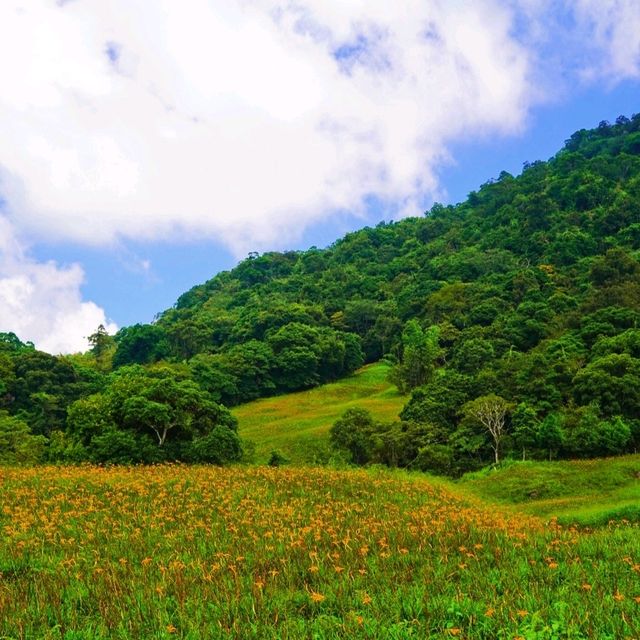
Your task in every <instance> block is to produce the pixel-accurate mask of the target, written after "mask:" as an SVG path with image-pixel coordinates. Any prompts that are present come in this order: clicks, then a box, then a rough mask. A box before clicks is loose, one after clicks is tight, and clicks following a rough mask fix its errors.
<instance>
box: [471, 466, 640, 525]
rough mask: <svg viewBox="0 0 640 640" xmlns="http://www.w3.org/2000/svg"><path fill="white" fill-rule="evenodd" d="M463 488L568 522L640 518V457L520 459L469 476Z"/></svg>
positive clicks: (581, 523) (597, 523)
mask: <svg viewBox="0 0 640 640" xmlns="http://www.w3.org/2000/svg"><path fill="white" fill-rule="evenodd" d="M460 486H461V487H464V488H465V489H467V490H469V491H471V492H472V493H474V494H475V495H477V496H479V497H482V498H484V499H486V500H490V501H494V502H498V503H501V504H504V505H508V504H511V505H515V506H516V508H517V509H518V510H519V511H527V512H528V513H531V514H534V515H538V516H542V517H547V518H548V517H550V516H555V517H557V518H558V520H559V521H560V522H561V523H564V524H579V525H582V526H602V525H606V524H607V523H608V522H609V521H610V520H621V519H627V520H630V521H636V522H640V455H634V456H622V457H618V458H604V459H603V458H601V459H597V460H565V461H561V462H517V463H512V464H509V465H507V466H504V467H502V468H498V469H493V470H491V469H487V470H484V471H481V472H479V473H475V474H469V475H467V476H465V477H464V478H463V479H462V481H461V483H460Z"/></svg>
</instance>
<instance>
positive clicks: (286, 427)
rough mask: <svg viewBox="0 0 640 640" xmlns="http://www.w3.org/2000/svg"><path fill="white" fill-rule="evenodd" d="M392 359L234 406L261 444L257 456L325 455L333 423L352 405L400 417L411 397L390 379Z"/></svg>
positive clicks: (245, 434)
mask: <svg viewBox="0 0 640 640" xmlns="http://www.w3.org/2000/svg"><path fill="white" fill-rule="evenodd" d="M387 372H388V367H387V365H385V364H383V363H376V364H371V365H367V366H366V367H363V368H362V369H360V370H358V371H357V372H356V373H355V374H353V375H352V376H350V377H348V378H344V379H343V380H340V381H339V382H335V383H333V384H327V385H323V386H322V387H317V388H315V389H311V390H309V391H302V392H299V393H291V394H288V395H283V396H276V397H273V398H264V399H262V400H256V401H255V402H250V403H248V404H245V405H242V406H240V407H237V408H236V409H234V410H233V413H234V415H235V416H236V417H237V418H238V422H239V432H240V435H241V437H242V438H246V439H247V440H250V441H252V442H253V443H255V445H256V460H257V462H265V461H266V460H267V459H268V457H269V453H270V452H271V451H272V450H278V451H280V452H281V453H283V454H284V455H285V456H286V457H287V458H288V459H290V460H291V461H292V462H294V463H313V462H316V461H317V460H326V458H327V456H328V452H327V444H328V439H329V429H330V428H331V425H332V424H333V423H334V422H335V421H336V420H337V419H338V418H339V417H340V416H341V415H342V414H343V413H344V412H345V411H346V410H347V409H348V408H350V407H353V406H359V407H363V408H365V409H368V410H369V411H371V413H372V414H373V416H374V417H375V418H376V419H378V420H383V421H384V420H389V421H391V420H395V419H396V418H397V417H398V413H399V412H400V410H401V409H402V407H403V406H404V404H405V403H406V402H407V400H408V398H407V397H406V396H403V395H401V394H399V393H398V391H397V389H396V388H395V387H394V386H393V385H391V384H390V383H389V382H387V380H386V376H387Z"/></svg>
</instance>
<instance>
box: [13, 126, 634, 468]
mask: <svg viewBox="0 0 640 640" xmlns="http://www.w3.org/2000/svg"><path fill="white" fill-rule="evenodd" d="M639 250H640V115H635V116H633V117H632V118H630V119H629V118H626V117H623V116H621V117H619V118H618V119H617V120H616V122H615V123H614V124H609V123H607V122H602V123H600V125H599V126H598V127H597V128H595V129H593V130H581V131H578V132H576V133H574V134H573V135H572V136H571V137H570V138H569V139H568V140H567V141H566V143H565V145H564V147H563V148H562V149H561V150H560V151H559V152H558V153H557V154H556V155H555V156H554V157H553V158H551V159H550V160H549V161H547V162H541V161H540V162H534V163H531V164H526V165H525V167H524V169H523V171H522V173H521V174H520V175H519V176H512V175H510V174H508V173H506V172H503V173H501V174H500V176H499V177H498V178H497V179H495V180H490V181H488V182H487V183H485V184H484V185H482V186H481V187H480V188H479V189H478V190H477V191H474V192H472V193H470V194H469V196H468V198H467V199H466V200H465V201H464V202H462V203H460V204H458V205H455V206H443V205H439V204H436V205H435V206H433V207H432V209H431V210H430V211H428V212H427V213H426V214H425V215H424V216H423V217H417V218H409V219H405V220H401V221H399V222H391V223H384V222H382V223H380V224H379V225H377V226H376V227H375V228H365V229H362V230H360V231H357V232H354V233H350V234H348V235H346V236H345V237H344V238H342V239H340V240H338V241H336V242H335V243H334V244H332V245H331V246H330V247H328V248H326V249H317V248H315V247H312V248H311V249H309V250H307V251H296V252H293V251H291V252H284V253H278V252H270V253H265V254H263V255H258V254H251V255H250V256H249V257H248V258H247V259H246V260H244V261H242V262H241V263H240V264H239V265H238V266H237V267H236V268H235V269H233V270H231V271H227V272H223V273H220V274H218V275H217V276H215V277H214V278H212V279H211V280H209V281H208V282H206V283H204V284H201V285H198V286H196V287H194V288H192V289H191V290H190V291H188V292H186V293H185V294H183V295H182V296H181V297H180V298H179V299H178V301H177V302H176V304H175V306H174V307H173V308H171V309H168V310H166V311H164V312H163V313H161V314H160V315H159V316H158V318H157V321H156V322H155V323H154V324H151V325H135V326H133V327H127V328H124V329H122V330H121V331H120V332H119V333H118V334H117V335H116V336H115V342H114V341H113V339H112V338H110V337H109V336H106V335H105V334H104V333H102V334H101V333H100V332H98V333H96V335H95V336H93V338H94V347H93V350H92V352H91V353H90V354H87V355H86V356H83V357H79V358H76V359H75V360H74V359H73V358H71V359H67V360H65V363H66V364H65V366H67V365H68V366H69V367H71V369H72V370H73V371H74V372H75V373H74V374H73V375H75V378H74V379H73V380H75V382H73V381H72V382H70V381H66V382H64V384H65V385H66V386H65V389H66V391H65V392H64V393H60V394H56V393H55V392H54V391H55V388H54V387H55V385H54V387H51V385H49V388H48V391H46V393H47V394H49V396H53V397H54V399H55V403H54V405H55V411H54V410H53V409H51V413H52V414H54V413H55V415H56V419H57V423H56V424H57V425H58V427H59V428H60V429H61V430H62V431H65V430H66V429H68V426H67V425H66V424H65V412H66V407H67V406H68V404H69V402H71V401H75V400H74V398H75V399H76V400H77V399H78V398H82V397H84V396H83V393H85V392H84V391H83V390H82V388H81V387H82V385H80V384H79V382H78V378H81V379H82V380H84V379H85V378H86V382H85V383H83V384H84V385H85V387H86V388H87V389H89V388H90V389H91V390H94V391H95V389H96V388H98V389H100V388H101V385H103V386H104V385H107V386H108V385H110V384H111V382H110V380H111V377H110V376H113V374H111V373H110V372H111V370H112V369H114V370H115V371H116V374H117V372H118V371H123V370H124V371H126V370H127V369H128V368H130V367H131V366H136V365H138V366H142V368H143V370H144V371H145V372H146V374H149V372H153V371H154V370H155V371H157V370H159V369H162V368H163V367H164V370H165V371H171V376H173V378H174V379H175V381H177V382H176V384H178V383H179V384H183V383H186V382H189V384H190V385H193V386H194V388H196V387H197V388H198V389H199V390H200V391H201V392H202V393H205V394H207V398H208V401H211V402H215V403H222V404H223V405H235V404H238V403H241V402H245V401H248V400H252V399H255V398H258V397H262V396H268V395H273V394H279V393H288V392H292V391H296V390H301V389H307V388H311V387H313V386H316V385H318V384H322V383H325V382H328V381H333V380H336V379H339V378H341V377H343V376H345V375H347V374H349V373H351V372H353V371H354V370H355V369H356V368H358V367H360V366H361V365H362V364H363V363H369V362H374V361H377V360H379V359H381V358H383V357H384V358H387V359H388V360H389V361H390V362H391V363H395V366H394V369H393V371H394V374H393V375H394V378H393V379H394V381H395V382H396V383H397V384H398V386H400V387H401V388H402V389H403V390H404V391H411V392H412V397H411V400H410V401H409V403H408V405H407V406H406V407H405V409H404V411H403V413H402V419H403V421H404V424H405V425H406V424H409V423H411V424H413V425H416V424H418V425H423V427H421V429H422V431H421V432H420V433H421V435H420V436H419V438H420V442H421V443H422V445H423V446H422V447H419V448H422V449H424V448H425V447H427V448H429V447H430V449H428V451H427V453H428V456H431V457H432V458H433V461H432V463H429V464H431V466H432V467H436V468H440V467H442V468H443V469H445V470H448V469H450V468H455V470H458V471H460V470H464V469H466V468H472V467H474V466H478V465H480V464H482V463H485V462H487V461H488V460H490V459H491V455H490V454H491V449H494V450H495V451H494V453H495V457H496V459H497V457H498V451H497V449H498V448H499V447H500V448H503V449H504V450H506V451H509V450H510V451H512V452H515V451H521V453H522V455H523V456H526V455H527V452H533V453H534V454H535V455H543V454H544V455H546V456H549V457H553V456H556V455H564V456H587V455H589V456H590V455H605V454H610V453H619V452H623V451H628V450H632V449H633V448H635V447H637V446H638V445H639V444H640V329H639V328H638V321H639V319H640V259H639ZM20 353H22V352H20ZM25 357H26V356H25V355H24V354H23V355H21V356H20V358H22V359H25ZM30 357H31V358H32V359H34V357H33V356H32V355H31V356H30ZM154 363H155V364H154ZM47 366H49V365H47ZM83 367H84V369H83ZM50 368H51V367H50ZM79 370H82V371H83V372H84V373H82V375H80V374H78V373H77V372H78V371H79ZM146 374H145V375H146ZM20 375H23V374H20ZM24 375H28V374H24ZM65 375H66V374H65ZM69 375H71V374H69ZM73 375H72V378H73ZM154 375H156V374H154ZM158 375H159V374H158ZM167 375H169V374H167ZM82 376H84V378H82ZM97 378H100V379H97ZM35 379H37V376H35V378H34V376H31V378H30V380H31V383H30V384H31V386H29V387H28V390H27V391H28V393H27V392H26V391H23V392H22V395H20V394H16V393H14V392H13V390H12V389H13V388H9V387H11V384H14V386H16V385H17V386H16V389H17V390H18V391H19V390H20V388H24V384H23V383H21V384H22V387H20V384H18V383H10V384H9V387H8V390H7V395H6V401H5V406H6V410H7V411H8V412H9V413H10V414H12V415H15V414H16V412H17V410H18V407H19V411H20V412H21V416H22V417H23V419H24V420H25V421H26V423H27V424H28V425H29V426H32V425H33V423H34V421H35V420H36V418H35V417H34V416H36V413H37V412H35V409H34V408H33V407H30V406H29V402H30V398H32V397H36V396H34V395H33V394H36V395H37V394H38V393H40V391H39V387H38V384H37V382H34V380H35ZM65 380H66V379H65ZM136 384H138V383H136ZM140 384H141V385H142V386H144V383H142V382H141V383H140ZM69 385H71V386H69ZM73 385H75V386H73ZM134 386H135V385H134ZM18 387H19V388H18ZM99 393H101V392H99ZM25 394H26V395H25ZM74 394H75V395H74ZM147 395H148V394H147ZM484 397H490V398H496V397H497V398H500V399H501V400H502V401H503V402H504V407H505V415H506V416H508V419H507V422H506V423H505V429H506V434H505V438H506V439H504V440H503V441H501V442H498V441H492V438H491V437H488V436H487V433H486V432H484V431H483V430H482V429H481V428H480V427H479V426H478V422H480V423H481V422H482V420H478V419H475V420H474V419H473V418H474V415H475V417H476V418H477V415H476V414H474V413H473V407H472V406H471V405H470V404H469V403H471V402H472V401H475V400H477V399H478V398H484ZM12 398H22V400H21V401H20V402H22V404H19V405H16V404H15V400H12ZM147 399H148V400H149V401H153V402H158V403H159V404H162V403H163V402H164V400H162V399H160V400H157V399H153V398H151V397H150V396H149V397H148V398H147ZM34 402H35V401H34ZM38 402H39V403H40V405H39V406H41V405H43V403H44V400H43V399H42V397H40V399H39V400H38ZM44 404H45V405H46V403H44ZM476 409H477V407H476ZM39 411H40V414H38V415H40V418H39V419H40V420H42V417H41V416H42V408H41V409H39ZM132 419H133V418H132ZM167 419H168V418H167ZM118 420H119V422H118ZM118 420H116V423H117V426H118V428H125V427H126V422H127V420H126V419H125V418H124V417H122V416H120V417H119V418H118ZM185 425H186V423H185V424H183V425H182V426H181V427H180V428H181V429H183V431H184V430H187V427H186V426H185ZM58 427H56V428H58ZM403 428H404V429H405V431H406V430H407V428H406V426H405V427H403ZM177 432H178V431H176V433H177ZM39 433H42V434H43V435H44V436H48V435H49V434H48V432H47V430H44V429H41V428H39ZM414 435H415V434H414ZM415 437H416V438H418V436H415ZM501 437H502V436H501ZM89 443H90V439H89V440H87V441H86V442H85V445H86V446H88V444H89ZM425 443H426V444H425ZM425 455H426V454H425ZM514 455H515V454H514ZM428 456H427V458H428ZM439 456H440V457H439ZM443 456H444V457H443ZM438 460H441V462H438ZM443 460H444V462H443ZM425 465H426V466H427V467H428V466H429V465H428V464H426V463H425ZM452 465H453V467H452Z"/></svg>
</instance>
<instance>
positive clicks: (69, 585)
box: [0, 465, 640, 640]
mask: <svg viewBox="0 0 640 640" xmlns="http://www.w3.org/2000/svg"><path fill="white" fill-rule="evenodd" d="M0 500H1V504H2V515H1V518H2V520H1V522H0V526H2V529H3V537H2V539H1V540H0V635H1V636H2V637H4V638H15V639H18V638H20V639H22V638H24V639H32V638H44V639H56V640H60V639H65V640H79V639H97V638H110V639H111V638H122V639H124V638H145V639H151V640H153V639H160V638H174V637H177V638H189V639H193V640H195V639H201V638H207V639H209V638H243V639H244V638H273V639H275V638H282V639H286V638H291V639H296V638H315V639H318V640H324V639H332V638H372V639H373V638H392V639H393V638H396V639H401V638H447V637H460V638H469V639H471V638H485V639H490V638H491V639H495V638H525V639H527V640H533V639H545V638H548V639H552V638H554V639H555V638H598V639H600V640H604V639H607V638H610V639H613V638H615V639H622V638H638V637H640V625H639V623H638V621H639V620H640V615H639V614H640V584H639V576H640V535H639V533H640V532H639V530H638V527H637V526H634V525H619V526H611V527H608V528H606V529H603V530H598V531H595V532H581V531H580V530H576V529H571V528H570V529H564V528H562V527H560V526H558V525H556V524H554V523H551V524H550V525H545V524H544V523H543V521H542V520H539V519H536V518H533V517H530V516H518V515H509V514H505V513H503V512H501V511H500V510H499V509H496V508H494V507H491V506H486V507H485V506H483V505H482V503H480V502H478V501H474V500H473V499H471V500H470V499H467V498H463V497H460V496H459V494H458V493H457V492H456V489H451V488H449V485H447V484H446V483H445V482H441V481H438V482H433V481H430V480H428V479H425V478H421V477H418V476H407V475H402V474H394V473H389V472H384V473H383V472H377V473H373V472H366V471H340V472H339V471H328V470H322V469H304V468H300V469H283V468H280V469H269V468H231V469H218V468H211V467H208V468H207V467H180V466H168V465H167V466H159V467H147V468H130V469H127V468H112V469H100V468H92V467H81V468H67V469H59V468H40V469H29V470H0Z"/></svg>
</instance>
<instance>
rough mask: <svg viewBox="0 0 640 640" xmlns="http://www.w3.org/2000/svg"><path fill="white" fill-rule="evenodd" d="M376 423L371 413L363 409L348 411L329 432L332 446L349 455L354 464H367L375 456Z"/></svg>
mask: <svg viewBox="0 0 640 640" xmlns="http://www.w3.org/2000/svg"><path fill="white" fill-rule="evenodd" d="M374 429H375V423H374V421H373V418H372V416H371V414H370V413H369V411H367V410H366V409H363V408H361V407H354V408H353V409H347V410H346V411H345V412H344V413H343V414H342V416H341V418H340V419H339V420H337V421H336V422H335V423H334V424H333V426H332V427H331V429H330V431H329V438H330V442H331V445H332V446H333V447H334V448H335V449H339V450H342V451H345V452H347V453H348V454H349V456H350V460H351V462H353V463H354V464H360V465H362V464H366V463H367V462H370V460H371V458H372V456H373V442H372V439H371V438H372V435H373V431H374Z"/></svg>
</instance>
